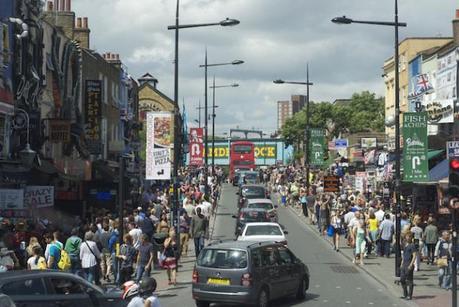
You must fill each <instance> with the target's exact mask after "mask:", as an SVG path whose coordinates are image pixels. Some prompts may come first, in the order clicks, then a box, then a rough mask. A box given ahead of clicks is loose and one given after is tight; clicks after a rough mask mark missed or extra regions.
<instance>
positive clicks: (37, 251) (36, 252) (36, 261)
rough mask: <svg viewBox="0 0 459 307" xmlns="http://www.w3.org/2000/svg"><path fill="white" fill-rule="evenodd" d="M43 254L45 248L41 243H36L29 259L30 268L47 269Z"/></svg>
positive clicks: (28, 265)
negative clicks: (42, 247)
mask: <svg viewBox="0 0 459 307" xmlns="http://www.w3.org/2000/svg"><path fill="white" fill-rule="evenodd" d="M42 254H43V250H42V249H41V247H40V245H34V247H33V248H32V256H30V258H29V259H28V260H27V269H28V270H46V268H47V267H46V260H45V257H43V255H42Z"/></svg>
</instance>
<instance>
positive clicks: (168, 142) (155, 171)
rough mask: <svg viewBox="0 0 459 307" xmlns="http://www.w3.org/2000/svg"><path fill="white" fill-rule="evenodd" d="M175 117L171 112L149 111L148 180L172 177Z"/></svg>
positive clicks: (146, 169) (147, 138) (146, 172)
mask: <svg viewBox="0 0 459 307" xmlns="http://www.w3.org/2000/svg"><path fill="white" fill-rule="evenodd" d="M173 139H174V134H173V117H172V113H169V112H148V113H147V135H146V143H147V148H146V166H145V174H146V179H147V180H170V179H171V149H172V148H173V147H174V142H173Z"/></svg>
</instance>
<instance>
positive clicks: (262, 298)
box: [256, 288, 269, 307]
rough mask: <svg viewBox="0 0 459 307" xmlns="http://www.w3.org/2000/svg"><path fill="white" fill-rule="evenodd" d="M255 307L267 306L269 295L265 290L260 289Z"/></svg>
mask: <svg viewBox="0 0 459 307" xmlns="http://www.w3.org/2000/svg"><path fill="white" fill-rule="evenodd" d="M256 306H257V307H268V306H269V293H268V291H267V290H266V288H262V289H261V290H260V293H259V294H258V299H257V305H256Z"/></svg>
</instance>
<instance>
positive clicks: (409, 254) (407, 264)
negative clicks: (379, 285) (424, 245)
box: [400, 233, 418, 300]
mask: <svg viewBox="0 0 459 307" xmlns="http://www.w3.org/2000/svg"><path fill="white" fill-rule="evenodd" d="M405 242H406V245H405V247H404V249H403V255H402V263H401V265H400V283H401V284H402V288H403V296H402V298H404V299H407V300H411V298H412V297H413V290H414V283H413V274H414V264H415V262H416V258H417V255H418V249H417V247H416V245H415V244H414V243H413V235H412V234H411V233H409V234H407V235H406V236H405Z"/></svg>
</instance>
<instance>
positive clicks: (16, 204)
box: [0, 189, 24, 210]
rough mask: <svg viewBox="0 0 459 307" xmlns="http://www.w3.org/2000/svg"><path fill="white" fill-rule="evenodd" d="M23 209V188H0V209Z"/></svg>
mask: <svg viewBox="0 0 459 307" xmlns="http://www.w3.org/2000/svg"><path fill="white" fill-rule="evenodd" d="M18 209H24V190H23V189H0V210H18Z"/></svg>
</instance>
